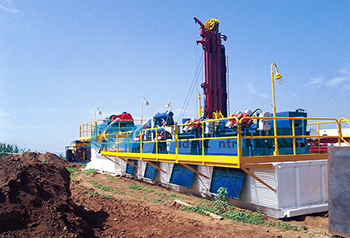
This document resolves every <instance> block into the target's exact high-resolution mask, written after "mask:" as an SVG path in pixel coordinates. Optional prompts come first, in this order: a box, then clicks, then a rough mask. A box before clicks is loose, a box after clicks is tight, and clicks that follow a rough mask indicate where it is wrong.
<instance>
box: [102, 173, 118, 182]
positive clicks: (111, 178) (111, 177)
mask: <svg viewBox="0 0 350 238" xmlns="http://www.w3.org/2000/svg"><path fill="white" fill-rule="evenodd" d="M103 176H104V177H106V179H108V180H110V181H118V180H120V178H117V177H115V176H113V175H110V174H103Z"/></svg>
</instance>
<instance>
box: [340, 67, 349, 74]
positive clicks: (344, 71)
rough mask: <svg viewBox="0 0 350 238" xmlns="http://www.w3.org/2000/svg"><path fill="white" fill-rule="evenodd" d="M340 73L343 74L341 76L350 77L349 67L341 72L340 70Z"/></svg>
mask: <svg viewBox="0 0 350 238" xmlns="http://www.w3.org/2000/svg"><path fill="white" fill-rule="evenodd" d="M339 73H341V74H347V75H349V76H350V71H349V69H348V68H347V67H344V68H342V69H341V70H339Z"/></svg>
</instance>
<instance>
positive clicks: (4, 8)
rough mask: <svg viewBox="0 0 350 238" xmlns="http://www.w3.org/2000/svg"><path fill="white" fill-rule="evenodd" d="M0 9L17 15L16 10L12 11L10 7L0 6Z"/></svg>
mask: <svg viewBox="0 0 350 238" xmlns="http://www.w3.org/2000/svg"><path fill="white" fill-rule="evenodd" d="M0 9H2V10H5V11H7V12H10V13H18V10H17V9H14V8H12V7H5V6H4V5H2V4H0Z"/></svg>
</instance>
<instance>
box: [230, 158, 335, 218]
mask: <svg viewBox="0 0 350 238" xmlns="http://www.w3.org/2000/svg"><path fill="white" fill-rule="evenodd" d="M250 171H251V172H252V173H253V174H254V175H256V176H257V177H259V178H260V179H261V180H263V181H264V182H265V183H267V184H268V185H270V186H271V187H272V188H274V189H275V190H276V191H275V192H274V191H272V190H271V189H269V188H268V187H266V186H265V185H263V184H261V183H260V182H259V181H257V180H255V179H254V178H252V177H251V176H248V175H246V177H245V180H244V184H243V188H242V195H241V199H240V200H239V201H238V200H230V201H231V202H232V203H234V204H236V205H238V206H241V207H245V208H250V209H253V210H257V211H261V212H264V213H265V214H267V215H269V216H271V217H275V218H283V217H293V216H299V215H305V214H312V213H318V212H324V211H327V210H328V185H327V184H328V182H327V181H328V172H327V161H326V160H317V161H301V162H284V163H274V164H273V168H269V169H266V168H264V169H262V168H261V169H259V168H254V169H250Z"/></svg>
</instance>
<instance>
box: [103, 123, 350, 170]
mask: <svg viewBox="0 0 350 238" xmlns="http://www.w3.org/2000/svg"><path fill="white" fill-rule="evenodd" d="M230 119H233V120H235V121H236V122H237V127H236V128H237V131H236V132H237V134H236V135H230V136H218V137H214V135H213V136H210V133H209V134H208V133H207V132H206V131H205V130H206V129H208V128H210V126H211V125H210V123H212V127H213V128H214V126H215V127H217V126H218V125H220V122H224V121H227V120H230ZM245 119H251V120H258V119H267V120H275V119H276V120H288V121H289V122H290V123H291V133H290V134H289V135H268V134H266V135H243V134H242V127H243V124H242V122H243V121H244V120H245ZM296 121H298V124H299V125H300V122H302V123H305V124H306V122H307V121H312V122H309V123H307V125H310V126H312V125H316V127H317V131H318V134H317V135H308V134H307V133H306V130H307V129H306V128H305V131H304V132H303V133H302V135H297V133H296V126H295V125H296ZM303 121H305V122H303ZM332 123H335V125H337V129H338V135H334V136H323V135H320V133H319V131H320V125H323V124H332ZM342 123H348V124H349V125H350V123H349V121H348V120H346V119H344V118H342V119H340V120H337V119H334V118H303V117H276V118H275V117H266V118H263V117H249V118H241V119H238V118H236V117H229V118H222V119H213V120H206V121H200V122H193V123H191V125H197V124H199V125H200V131H198V134H200V136H198V137H197V138H187V139H182V138H181V136H184V135H186V134H184V133H181V131H182V129H183V127H185V126H188V125H189V124H178V125H174V126H167V127H157V128H148V129H143V130H141V131H138V132H132V131H131V132H120V133H117V134H116V135H115V138H116V143H115V145H114V146H115V148H117V149H116V150H115V149H111V148H104V149H103V151H102V155H105V156H114V157H123V158H134V159H139V160H148V161H160V162H173V163H188V164H200V165H213V166H223V167H235V168H239V167H242V166H248V165H250V166H252V164H262V163H271V162H283V161H298V160H314V159H326V158H327V155H326V154H321V153H320V150H319V151H318V152H319V153H316V154H309V153H305V154H298V153H297V148H299V147H298V145H297V140H302V139H303V140H304V141H306V140H307V139H313V140H315V141H317V142H318V145H320V142H321V141H322V139H333V140H336V141H337V144H338V145H340V144H341V143H342V142H345V143H346V144H347V145H349V143H348V142H347V141H346V140H345V139H344V138H343V136H342V134H341V124H342ZM271 124H272V123H271ZM222 125H223V124H222ZM305 127H306V125H305ZM298 128H300V126H298ZM271 129H272V128H271ZM161 130H166V131H169V133H170V134H171V139H164V140H162V139H159V138H158V132H159V131H161ZM271 131H272V130H271ZM147 132H148V133H149V134H152V135H153V138H151V139H150V140H144V138H143V137H144V136H145V134H147ZM131 133H135V134H134V135H133V137H135V135H139V141H137V142H135V141H133V139H134V138H131V135H132V134H131ZM213 133H215V131H214V132H213ZM110 136H111V135H110ZM126 137H129V138H130V140H129V141H125V140H124V141H121V139H123V138H126ZM275 138H276V139H277V140H280V139H292V153H291V154H281V155H278V154H277V155H270V154H268V155H264V156H252V155H250V156H249V155H244V153H243V152H242V146H241V145H242V144H243V142H244V141H245V140H251V141H256V140H268V139H275ZM209 140H211V141H214V140H236V143H237V155H235V154H233V155H229V156H227V155H225V156H224V155H207V154H206V153H205V149H206V147H205V144H206V142H207V141H209ZM192 141H198V143H199V145H200V146H198V148H200V150H201V151H200V153H199V154H197V155H187V154H186V155H185V154H181V153H179V145H180V143H182V142H189V143H190V142H192ZM164 142H165V143H167V142H170V143H174V144H175V151H173V153H169V152H164V153H160V151H159V148H160V143H163V146H164ZM135 143H138V144H139V152H133V151H132V150H131V151H130V146H131V145H132V144H135ZM147 143H155V152H154V153H144V151H143V147H144V146H143V145H144V144H147ZM125 145H130V146H126V149H125V148H121V146H125ZM305 146H306V145H305ZM349 146H350V145H349ZM131 148H132V147H131ZM270 149H272V148H270Z"/></svg>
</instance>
